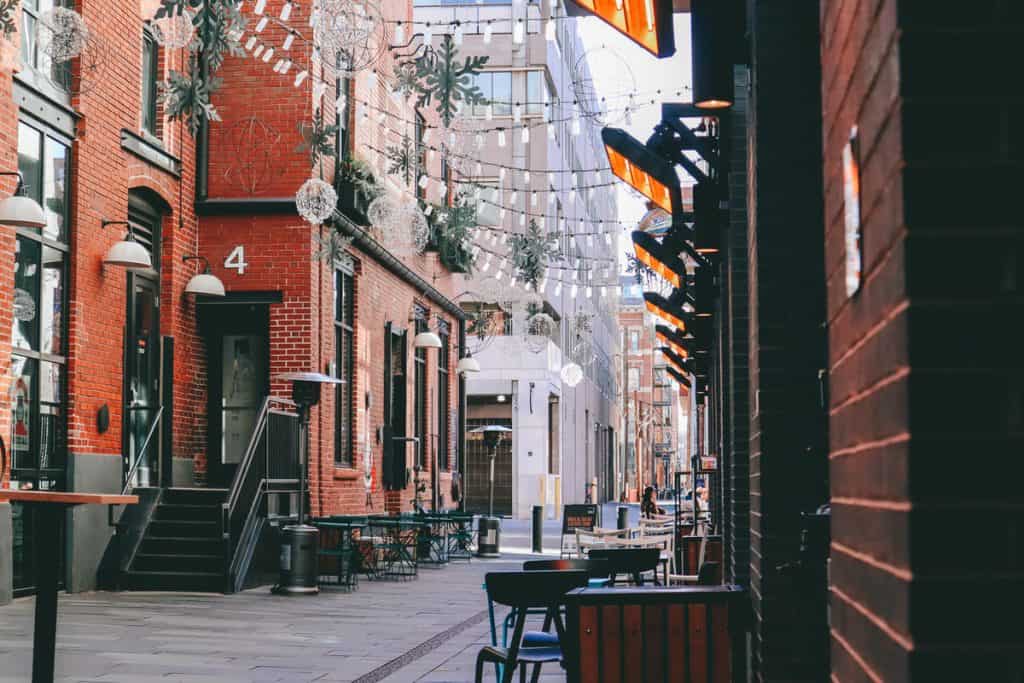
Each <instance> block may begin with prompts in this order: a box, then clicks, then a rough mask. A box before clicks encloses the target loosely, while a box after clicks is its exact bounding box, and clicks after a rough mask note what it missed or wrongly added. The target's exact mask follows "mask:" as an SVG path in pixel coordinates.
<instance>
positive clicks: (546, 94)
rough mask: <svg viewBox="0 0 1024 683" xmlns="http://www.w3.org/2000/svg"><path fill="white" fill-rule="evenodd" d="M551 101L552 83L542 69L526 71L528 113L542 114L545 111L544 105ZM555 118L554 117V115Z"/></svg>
mask: <svg viewBox="0 0 1024 683" xmlns="http://www.w3.org/2000/svg"><path fill="white" fill-rule="evenodd" d="M550 101H551V85H550V84H549V83H548V77H547V75H545V73H544V72H543V71H541V70H533V71H527V72H526V103H527V104H526V109H525V111H526V113H527V114H529V115H536V116H540V115H541V114H543V113H544V109H545V107H544V105H545V104H547V103H548V102H550ZM552 118H553V117H552Z"/></svg>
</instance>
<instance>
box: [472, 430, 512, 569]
mask: <svg viewBox="0 0 1024 683" xmlns="http://www.w3.org/2000/svg"><path fill="white" fill-rule="evenodd" d="M511 431H512V430H511V429H509V428H508V427H504V426H502V425H485V426H483V427H477V428H476V429H473V430H471V432H472V433H474V434H483V437H484V446H485V447H486V448H487V449H488V451H489V453H488V458H490V465H489V473H488V476H487V479H488V487H489V493H488V501H487V517H481V518H480V526H479V529H478V533H477V536H478V537H479V539H480V540H479V542H478V544H477V545H478V547H477V555H480V556H481V557H498V556H499V555H500V554H501V550H500V546H499V543H498V539H499V533H500V531H499V530H500V528H501V527H500V522H499V521H498V519H497V518H496V517H495V516H494V463H495V461H497V459H498V446H499V445H500V444H501V439H502V435H504V434H506V433H508V432H511Z"/></svg>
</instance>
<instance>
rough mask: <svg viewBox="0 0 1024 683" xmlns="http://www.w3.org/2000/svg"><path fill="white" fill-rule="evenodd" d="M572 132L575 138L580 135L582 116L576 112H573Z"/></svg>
mask: <svg viewBox="0 0 1024 683" xmlns="http://www.w3.org/2000/svg"><path fill="white" fill-rule="evenodd" d="M570 132H571V133H572V134H573V136H574V137H575V136H577V135H579V134H580V115H579V112H577V111H575V110H573V112H572V128H571V129H570Z"/></svg>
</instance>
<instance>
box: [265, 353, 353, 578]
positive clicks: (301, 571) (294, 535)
mask: <svg viewBox="0 0 1024 683" xmlns="http://www.w3.org/2000/svg"><path fill="white" fill-rule="evenodd" d="M277 379H279V380H284V381H286V382H291V383H292V400H293V401H294V402H295V405H296V408H297V409H298V413H299V453H298V461H299V462H298V466H299V496H298V498H299V499H298V502H297V504H296V506H295V507H296V518H297V519H296V523H295V524H290V525H288V526H286V527H284V528H283V529H282V530H281V567H280V568H281V578H280V582H279V584H278V588H277V592H279V593H283V594H285V595H313V594H316V593H318V592H320V589H319V587H318V586H317V560H316V549H317V545H318V538H317V537H318V535H319V532H318V531H317V529H316V527H313V526H308V525H307V524H306V508H305V497H306V468H307V467H308V462H309V413H310V409H311V408H312V407H313V406H315V405H317V404H318V403H320V387H321V385H323V384H343V382H342V380H340V379H337V378H336V377H331V376H329V375H323V374H320V373H319V372H289V373H286V374H283V375H279V376H278V378H277Z"/></svg>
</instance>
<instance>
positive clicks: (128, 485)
mask: <svg viewBox="0 0 1024 683" xmlns="http://www.w3.org/2000/svg"><path fill="white" fill-rule="evenodd" d="M163 416H164V407H163V406H160V409H159V410H157V411H156V419H154V420H153V426H151V427H150V428H149V433H148V434H146V439H145V441H143V442H142V448H140V449H139V455H138V457H136V458H135V462H133V463H132V466H131V469H129V470H128V477H127V479H125V482H124V488H123V489H121V495H125V494H127V493H128V492H129V491H131V490H132V489H133V488H135V487H134V486H132V482H133V481H134V480H135V475H136V473H137V472H138V470H139V463H141V462H142V460H143V457H144V456H145V455H146V449H147V448H149V444H150V442H151V441H152V440H153V434H155V433H156V428H157V427H159V426H160V422H161V420H162V419H163Z"/></svg>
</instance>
